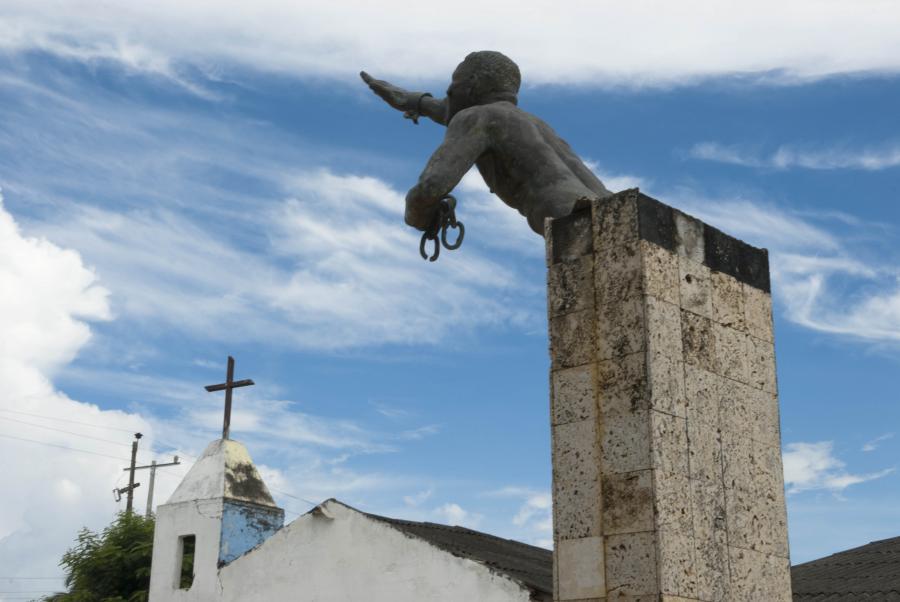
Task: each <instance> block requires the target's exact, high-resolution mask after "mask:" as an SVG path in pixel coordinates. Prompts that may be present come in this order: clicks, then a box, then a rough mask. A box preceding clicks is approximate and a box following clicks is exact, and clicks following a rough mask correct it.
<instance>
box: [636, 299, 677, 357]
mask: <svg viewBox="0 0 900 602" xmlns="http://www.w3.org/2000/svg"><path fill="white" fill-rule="evenodd" d="M645 311H646V329H647V351H648V352H649V353H650V354H652V355H665V356H666V357H670V358H676V359H681V357H682V341H681V310H679V309H678V306H677V305H672V304H671V303H666V302H665V301H660V300H659V299H657V298H655V297H647V298H646V309H645Z"/></svg>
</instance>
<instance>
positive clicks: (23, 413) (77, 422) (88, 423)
mask: <svg viewBox="0 0 900 602" xmlns="http://www.w3.org/2000/svg"><path fill="white" fill-rule="evenodd" d="M0 412H8V413H10V414H21V415H22V416H31V417H33V418H44V419H46V420H56V421H58V422H69V423H72V424H80V425H81V426H89V427H92V428H98V429H106V430H111V431H122V432H123V433H133V432H134V430H132V429H125V428H121V427H117V426H108V425H103V424H96V423H91V422H80V421H78V420H69V419H68V418H58V417H56V416H47V415H46V414H34V413H32V412H22V411H19V410H8V409H6V408H0Z"/></svg>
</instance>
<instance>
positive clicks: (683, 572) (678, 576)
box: [657, 529, 697, 599]
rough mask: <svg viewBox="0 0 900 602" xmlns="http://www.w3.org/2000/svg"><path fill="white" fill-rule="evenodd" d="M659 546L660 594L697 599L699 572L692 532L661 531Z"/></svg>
mask: <svg viewBox="0 0 900 602" xmlns="http://www.w3.org/2000/svg"><path fill="white" fill-rule="evenodd" d="M657 545H658V546H659V551H658V552H657V558H658V561H659V567H658V570H659V583H660V593H662V594H668V595H670V596H680V597H682V599H684V598H690V599H696V595H697V571H696V568H695V567H694V539H693V537H692V536H691V535H690V531H688V534H685V533H683V532H680V531H676V532H673V531H668V530H666V529H660V530H659V532H658V534H657Z"/></svg>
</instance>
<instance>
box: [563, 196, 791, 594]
mask: <svg viewBox="0 0 900 602" xmlns="http://www.w3.org/2000/svg"><path fill="white" fill-rule="evenodd" d="M547 264H548V309H549V322H550V353H551V362H552V363H551V424H552V442H553V525H554V543H555V553H554V583H555V588H554V589H555V592H554V599H555V600H558V601H560V602H563V601H574V600H578V601H579V602H600V601H608V602H612V601H623V602H624V601H630V602H635V601H648V600H664V601H671V602H676V601H678V602H686V601H702V602H713V601H728V602H740V601H747V602H763V601H765V602H781V601H783V602H789V601H790V600H791V584H790V562H789V558H788V542H787V525H786V517H785V504H784V483H783V474H782V466H781V442H780V431H779V416H778V397H777V388H776V380H775V353H774V346H773V330H772V310H771V298H770V294H769V271H768V256H767V253H766V251H765V250H761V249H756V248H754V247H751V246H749V245H747V244H745V243H743V242H741V241H739V240H736V239H734V238H732V237H730V236H728V235H726V234H723V233H722V232H720V231H718V230H716V229H714V228H712V227H710V226H707V225H705V224H703V223H701V222H700V221H698V220H696V219H694V218H692V217H689V216H687V215H685V214H683V213H681V212H679V211H677V210H674V209H672V208H671V207H668V206H666V205H663V204H662V203H659V202H658V201H656V200H654V199H651V198H650V197H647V196H645V195H643V194H641V193H640V192H639V191H637V190H628V191H625V192H622V193H619V194H617V195H615V196H613V197H611V198H608V199H604V200H602V201H595V202H593V203H592V205H591V206H590V207H588V208H585V209H583V210H580V211H577V212H576V213H574V214H573V215H571V216H568V217H565V218H561V219H557V220H554V221H548V223H547Z"/></svg>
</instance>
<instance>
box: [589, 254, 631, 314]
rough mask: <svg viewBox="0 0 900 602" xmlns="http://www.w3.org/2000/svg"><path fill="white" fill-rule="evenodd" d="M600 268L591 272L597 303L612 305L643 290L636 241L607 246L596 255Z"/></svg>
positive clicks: (626, 299)
mask: <svg viewBox="0 0 900 602" xmlns="http://www.w3.org/2000/svg"><path fill="white" fill-rule="evenodd" d="M595 257H596V259H595V262H596V265H597V266H600V269H598V270H596V271H595V272H594V282H595V285H594V286H595V291H596V295H597V304H598V305H615V304H619V303H623V302H625V301H628V300H629V299H634V298H636V297H638V296H640V295H641V294H642V293H643V273H642V272H643V269H642V265H641V252H640V247H639V246H638V243H637V242H633V243H630V244H626V245H620V246H615V247H607V248H603V249H601V250H600V251H598V252H597V253H596V255H595Z"/></svg>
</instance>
